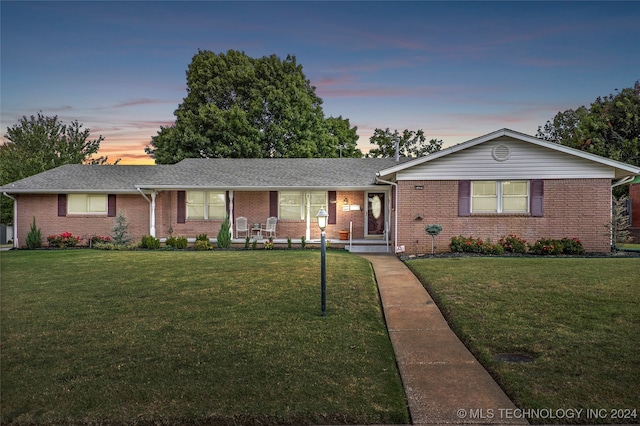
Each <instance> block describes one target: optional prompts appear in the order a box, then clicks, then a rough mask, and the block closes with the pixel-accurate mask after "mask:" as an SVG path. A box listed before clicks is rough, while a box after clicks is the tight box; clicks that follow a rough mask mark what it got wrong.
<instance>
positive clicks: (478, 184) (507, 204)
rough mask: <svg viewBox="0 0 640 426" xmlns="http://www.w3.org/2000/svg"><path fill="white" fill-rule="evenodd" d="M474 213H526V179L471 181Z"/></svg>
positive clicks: (527, 184) (527, 198)
mask: <svg viewBox="0 0 640 426" xmlns="http://www.w3.org/2000/svg"><path fill="white" fill-rule="evenodd" d="M471 211H472V212H474V213H527V212H528V211H529V182H528V181H474V182H472V183H471Z"/></svg>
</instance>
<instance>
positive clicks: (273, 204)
mask: <svg viewBox="0 0 640 426" xmlns="http://www.w3.org/2000/svg"><path fill="white" fill-rule="evenodd" d="M269 216H272V217H278V191H269Z"/></svg>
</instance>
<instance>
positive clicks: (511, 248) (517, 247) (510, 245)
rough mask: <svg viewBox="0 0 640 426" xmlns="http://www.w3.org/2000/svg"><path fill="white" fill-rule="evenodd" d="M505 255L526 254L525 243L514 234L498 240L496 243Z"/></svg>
mask: <svg viewBox="0 0 640 426" xmlns="http://www.w3.org/2000/svg"><path fill="white" fill-rule="evenodd" d="M498 243H500V245H501V246H502V247H503V248H504V251H505V252H507V253H520V254H524V253H526V252H527V241H526V240H524V239H522V238H520V237H518V236H517V235H515V234H509V235H507V236H504V237H502V238H500V240H499V241H498Z"/></svg>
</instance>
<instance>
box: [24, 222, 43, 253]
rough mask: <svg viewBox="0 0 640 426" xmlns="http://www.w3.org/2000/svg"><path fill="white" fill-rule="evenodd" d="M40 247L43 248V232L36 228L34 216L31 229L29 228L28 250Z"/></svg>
mask: <svg viewBox="0 0 640 426" xmlns="http://www.w3.org/2000/svg"><path fill="white" fill-rule="evenodd" d="M40 247H42V232H41V231H40V228H36V218H35V216H34V217H33V222H32V223H31V227H30V228H29V233H28V234H27V248H29V249H32V250H33V249H37V248H40Z"/></svg>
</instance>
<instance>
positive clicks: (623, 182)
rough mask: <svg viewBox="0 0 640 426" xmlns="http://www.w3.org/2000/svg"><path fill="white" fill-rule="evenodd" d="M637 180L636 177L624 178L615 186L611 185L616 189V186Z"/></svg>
mask: <svg viewBox="0 0 640 426" xmlns="http://www.w3.org/2000/svg"><path fill="white" fill-rule="evenodd" d="M635 178H636V177H635V176H627V177H624V178H622V179H620V180H619V181H617V182H616V183H614V184H613V185H611V188H615V187H616V186H620V185H624V184H627V183H629V182H631V181H632V180H634V179H635Z"/></svg>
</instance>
